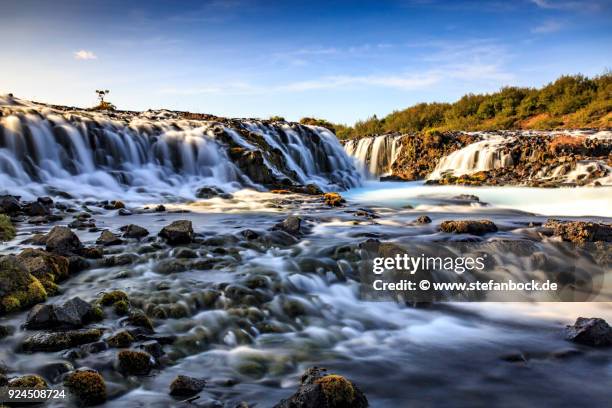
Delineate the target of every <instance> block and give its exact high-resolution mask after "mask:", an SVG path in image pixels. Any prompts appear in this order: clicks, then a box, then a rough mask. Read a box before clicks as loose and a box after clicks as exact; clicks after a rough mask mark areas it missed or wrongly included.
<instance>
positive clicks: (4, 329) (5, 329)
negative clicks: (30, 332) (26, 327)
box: [0, 325, 15, 387]
mask: <svg viewBox="0 0 612 408" xmlns="http://www.w3.org/2000/svg"><path fill="white" fill-rule="evenodd" d="M14 331H15V330H14V329H13V327H12V326H6V325H0V339H2V338H4V337H6V336H10V335H11V334H13V332H14ZM0 371H1V370H0ZM0 387H1V386H0Z"/></svg>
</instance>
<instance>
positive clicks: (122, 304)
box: [113, 300, 130, 316]
mask: <svg viewBox="0 0 612 408" xmlns="http://www.w3.org/2000/svg"><path fill="white" fill-rule="evenodd" d="M113 311H114V312H115V313H116V314H118V315H119V316H125V315H126V314H128V312H129V311H130V304H129V303H128V301H127V300H119V301H117V302H115V303H113Z"/></svg>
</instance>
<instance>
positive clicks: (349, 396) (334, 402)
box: [315, 374, 355, 407]
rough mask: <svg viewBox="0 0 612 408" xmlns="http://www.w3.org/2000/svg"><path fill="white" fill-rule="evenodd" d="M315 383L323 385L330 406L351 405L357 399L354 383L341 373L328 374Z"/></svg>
mask: <svg viewBox="0 0 612 408" xmlns="http://www.w3.org/2000/svg"><path fill="white" fill-rule="evenodd" d="M315 384H319V385H321V388H322V389H323V393H324V394H325V398H326V399H327V404H328V406H329V407H350V406H351V404H352V403H353V401H354V400H355V388H353V384H352V383H351V382H350V381H349V380H347V379H346V378H344V377H343V376H341V375H336V374H330V375H326V376H325V377H322V378H319V379H318V380H316V381H315Z"/></svg>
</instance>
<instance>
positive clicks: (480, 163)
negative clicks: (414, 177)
mask: <svg viewBox="0 0 612 408" xmlns="http://www.w3.org/2000/svg"><path fill="white" fill-rule="evenodd" d="M513 141H514V138H503V137H491V138H488V139H486V140H481V141H479V142H475V143H472V144H469V145H467V146H465V147H464V148H462V149H459V150H456V151H454V152H452V153H451V154H449V155H448V156H445V157H443V158H442V159H441V160H440V162H439V163H438V165H437V166H436V168H435V169H434V171H433V172H431V173H430V174H429V176H427V179H428V180H437V179H440V178H441V177H443V176H444V175H447V174H448V175H453V176H462V175H465V174H472V173H476V172H479V171H488V170H493V169H498V168H502V167H507V166H511V165H512V156H511V155H510V154H509V153H507V152H505V151H504V150H505V147H506V146H507V145H508V144H510V143H512V142H513Z"/></svg>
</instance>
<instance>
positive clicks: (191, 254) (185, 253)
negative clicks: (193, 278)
mask: <svg viewBox="0 0 612 408" xmlns="http://www.w3.org/2000/svg"><path fill="white" fill-rule="evenodd" d="M174 257H175V258H179V259H193V258H197V257H198V253H197V252H196V251H194V250H193V249H191V248H177V249H176V250H175V251H174Z"/></svg>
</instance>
